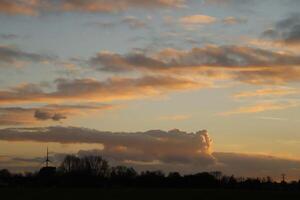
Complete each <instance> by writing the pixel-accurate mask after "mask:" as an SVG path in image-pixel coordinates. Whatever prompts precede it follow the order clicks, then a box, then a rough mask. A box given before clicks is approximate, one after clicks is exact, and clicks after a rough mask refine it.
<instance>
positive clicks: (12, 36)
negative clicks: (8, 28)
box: [0, 33, 19, 40]
mask: <svg viewBox="0 0 300 200" xmlns="http://www.w3.org/2000/svg"><path fill="white" fill-rule="evenodd" d="M18 37H19V36H18V35H16V34H11V33H10V34H7V33H1V34H0V38H1V39H4V40H13V39H16V38H18Z"/></svg>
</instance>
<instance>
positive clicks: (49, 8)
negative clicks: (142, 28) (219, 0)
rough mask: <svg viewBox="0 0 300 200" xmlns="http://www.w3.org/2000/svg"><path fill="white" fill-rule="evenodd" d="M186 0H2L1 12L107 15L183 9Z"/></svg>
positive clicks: (0, 2) (0, 4) (13, 13)
mask: <svg viewBox="0 0 300 200" xmlns="http://www.w3.org/2000/svg"><path fill="white" fill-rule="evenodd" d="M184 3H185V0H147V1H140V0H115V1H111V0H60V1H56V0H0V12H2V13H5V14H10V15H16V14H20V15H38V14H40V13H45V12H46V13H48V12H88V13H91V12H92V13H96V12H99V13H106V12H118V11H124V10H128V9H130V8H144V9H147V8H164V7H181V6H183V5H184Z"/></svg>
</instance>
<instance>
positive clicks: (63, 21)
mask: <svg viewBox="0 0 300 200" xmlns="http://www.w3.org/2000/svg"><path fill="white" fill-rule="evenodd" d="M299 6H300V1H298V0H263V1H261V0H147V1H146V0H114V1H110V0H0V26H1V29H0V168H8V169H10V170H12V171H30V170H36V169H38V168H39V167H41V166H42V165H43V160H44V155H45V150H46V148H47V147H49V149H50V154H51V159H52V160H53V164H54V165H58V163H59V162H60V161H61V159H62V158H63V156H64V155H66V154H76V155H78V156H82V155H86V154H100V155H103V156H104V157H105V158H106V159H108V160H109V161H110V163H111V164H112V165H129V166H134V167H136V168H137V169H139V170H145V169H153V170H154V169H162V170H164V171H166V172H168V171H173V170H176V171H180V172H182V173H193V172H197V171H203V170H206V171H213V170H220V171H223V172H224V173H226V174H236V175H239V176H273V177H274V178H275V179H276V178H280V177H281V174H282V173H285V174H287V177H288V178H290V179H299V178H300V145H299V144H300V135H299V130H300V98H299V97H300V87H299V86H300V68H299V67H300V55H299V49H300V13H299V9H298V8H299Z"/></svg>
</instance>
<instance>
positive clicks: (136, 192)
mask: <svg viewBox="0 0 300 200" xmlns="http://www.w3.org/2000/svg"><path fill="white" fill-rule="evenodd" d="M0 195H1V199H10V200H12V199H18V200H19V199H22V200H34V199H43V200H48V199H49V200H50V199H51V200H54V199H72V200H77V199H78V200H90V199H108V200H111V199H130V200H133V199H142V200H145V199H151V200H156V199H185V200H187V199H203V200H206V199H207V200H208V199H209V200H211V199H218V200H220V199H221V198H223V199H224V198H225V199H231V200H232V199H242V200H247V199H251V200H253V199H280V200H283V199H284V200H286V199H300V192H283V191H238V190H200V189H179V190H176V189H107V190H105V189H20V188H19V189H0Z"/></svg>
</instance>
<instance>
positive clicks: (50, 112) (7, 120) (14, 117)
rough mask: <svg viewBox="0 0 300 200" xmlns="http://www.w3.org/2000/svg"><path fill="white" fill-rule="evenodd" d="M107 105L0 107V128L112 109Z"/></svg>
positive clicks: (58, 119)
mask: <svg viewBox="0 0 300 200" xmlns="http://www.w3.org/2000/svg"><path fill="white" fill-rule="evenodd" d="M113 108H114V106H113V105H109V104H94V105H93V104H89V105H82V104H80V105H46V106H40V107H29V108H23V107H0V126H13V125H15V126H16V125H32V124H37V123H38V122H40V121H47V120H52V121H55V122H58V121H61V120H63V119H66V118H67V117H70V116H73V115H78V114H80V113H86V112H93V111H103V110H108V109H113Z"/></svg>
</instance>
